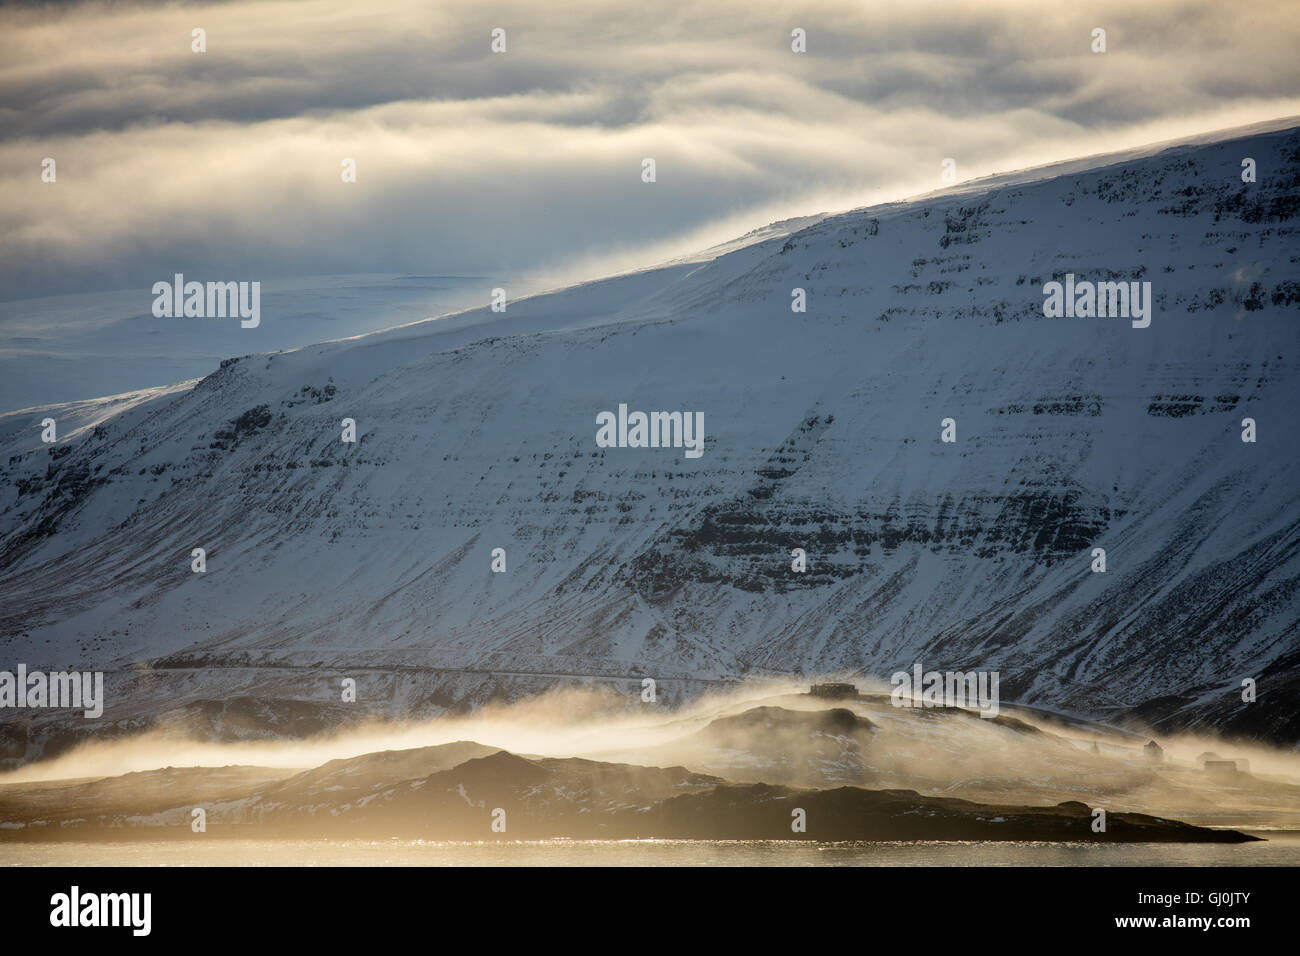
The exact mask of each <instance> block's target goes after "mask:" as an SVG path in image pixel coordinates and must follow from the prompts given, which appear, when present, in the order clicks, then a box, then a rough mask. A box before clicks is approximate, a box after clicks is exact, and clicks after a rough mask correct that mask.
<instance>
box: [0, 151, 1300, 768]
mask: <svg viewBox="0 0 1300 956" xmlns="http://www.w3.org/2000/svg"><path fill="white" fill-rule="evenodd" d="M1245 155H1249V156H1251V157H1253V158H1255V159H1256V160H1257V162H1258V164H1259V169H1260V174H1259V175H1260V179H1259V182H1258V183H1255V184H1244V183H1242V182H1241V180H1240V169H1241V165H1240V160H1241V157H1242V156H1245ZM964 185H969V184H964ZM1297 215H1300V133H1298V132H1297V131H1296V130H1295V129H1285V130H1275V131H1270V132H1266V133H1254V134H1250V135H1247V136H1245V137H1242V138H1236V139H1232V138H1229V139H1222V140H1214V141H1212V142H1210V143H1206V144H1200V145H1189V146H1186V147H1183V148H1179V149H1175V150H1173V151H1172V153H1171V152H1170V150H1168V149H1164V150H1160V151H1157V152H1155V153H1154V155H1150V156H1146V157H1143V158H1138V159H1130V160H1126V161H1123V162H1120V163H1117V164H1111V165H1108V166H1103V167H1090V168H1088V169H1087V170H1084V171H1081V172H1078V173H1071V174H1064V175H1060V176H1057V177H1054V178H1045V179H1040V180H1034V181H1032V182H1028V183H1024V184H1019V185H1004V186H993V187H989V188H987V189H984V188H973V189H972V191H971V192H969V193H965V192H963V193H962V194H959V195H949V194H941V195H939V196H936V197H933V198H922V199H919V200H916V201H914V202H911V203H898V204H890V206H888V207H872V208H868V209H865V210H859V211H855V212H852V213H845V214H837V215H833V216H828V217H826V218H824V219H820V220H818V221H817V222H815V223H814V224H812V225H810V226H807V227H805V228H803V229H800V230H798V231H795V232H793V233H789V234H788V235H778V236H776V237H774V238H770V239H764V240H761V241H758V242H755V243H752V244H749V245H745V246H743V247H741V248H739V249H735V250H733V251H729V252H727V253H725V254H723V255H721V256H719V257H717V258H714V259H710V260H708V261H706V262H703V263H692V264H678V265H670V266H666V267H663V268H661V269H657V270H649V271H644V272H640V273H633V274H629V275H625V276H619V277H614V278H611V279H606V280H599V281H596V282H592V283H587V284H583V285H580V286H575V287H572V288H569V289H565V290H560V291H557V292H554V293H548V294H544V295H539V296H533V297H529V298H527V299H521V300H519V301H517V302H512V303H510V305H509V307H508V310H507V312H506V313H505V315H501V316H496V317H493V316H492V314H491V313H488V312H487V311H486V310H479V311H478V312H476V313H462V314H460V315H459V316H453V317H448V318H442V319H438V320H433V321H430V322H426V323H417V324H416V325H412V326H404V327H401V328H398V329H393V330H388V331H386V332H378V333H371V334H370V335H367V336H365V337H363V338H360V339H351V340H342V341H338V342H332V343H327V344H323V345H317V346H305V347H301V348H298V349H294V350H292V351H289V352H282V353H271V354H265V355H256V356H245V357H242V358H239V359H232V360H227V361H225V362H223V363H222V367H221V368H220V369H218V370H217V371H216V372H214V373H213V374H211V375H209V376H206V377H205V378H203V379H202V380H200V381H199V382H198V383H197V384H195V385H194V386H193V388H189V389H183V388H171V389H162V390H158V391H159V394H158V395H156V396H154V397H148V396H143V395H142V396H140V399H141V400H139V401H130V402H124V401H122V400H121V399H117V400H115V401H116V404H115V405H114V406H113V407H111V408H105V409H104V410H103V412H102V413H101V414H96V413H95V411H94V406H93V404H92V405H90V406H86V403H79V404H80V405H82V406H83V409H82V411H81V413H80V414H82V415H83V416H85V419H86V424H85V426H84V427H82V428H80V429H78V430H74V431H72V432H70V433H69V432H64V434H63V436H62V439H61V442H60V443H59V444H58V445H57V446H55V447H53V448H46V447H44V446H42V444H41V442H40V440H39V434H38V429H36V428H35V427H34V426H35V422H34V421H33V420H32V416H31V415H30V414H24V413H13V414H9V415H5V416H0V463H4V462H7V464H3V466H2V467H0V471H3V475H2V476H0V477H3V480H4V484H5V486H6V487H7V488H8V489H9V491H8V493H7V496H6V497H5V498H4V499H0V608H3V611H0V620H3V622H4V630H3V633H4V636H5V644H6V652H7V654H8V655H9V656H11V657H12V656H14V655H15V653H22V654H23V655H25V657H26V658H32V659H31V660H28V661H27V662H28V663H29V666H38V665H42V664H46V665H49V666H54V665H61V666H73V667H80V668H82V669H105V670H109V671H111V674H110V680H109V686H110V689H111V693H110V699H109V706H108V707H107V708H106V716H107V717H110V718H111V719H114V720H122V719H128V718H136V717H150V716H155V715H157V714H159V713H161V712H162V711H163V710H165V709H166V708H167V707H174V706H176V704H177V702H178V701H179V702H184V701H185V700H189V699H196V698H198V697H200V696H202V697H216V696H222V695H236V694H238V695H250V696H254V697H258V696H261V697H265V698H267V699H278V698H286V699H293V700H304V701H315V702H319V703H320V704H321V705H325V704H329V703H332V704H335V705H336V704H337V701H338V699H339V698H338V691H337V687H338V681H339V679H340V678H342V677H346V676H350V675H354V674H355V675H358V676H359V675H365V676H364V679H363V681H361V682H360V683H362V684H364V685H365V686H364V688H363V689H362V691H361V693H360V697H359V701H360V703H361V706H362V708H363V709H367V710H370V711H373V712H378V713H385V714H389V715H403V714H427V713H436V712H438V711H439V710H440V709H443V708H447V707H455V706H464V705H473V704H475V703H479V702H483V701H485V700H489V699H494V698H497V697H502V696H504V697H510V696H517V695H519V694H523V693H529V692H532V691H535V690H537V689H540V688H542V687H545V686H547V685H548V684H551V683H554V682H556V681H557V680H558V681H563V680H570V679H613V678H618V679H622V680H628V681H634V680H638V679H639V678H640V677H641V676H647V677H655V678H656V679H659V680H663V681H665V682H666V684H667V692H668V693H667V697H668V699H669V700H670V701H671V700H679V699H682V698H684V697H687V696H690V695H692V694H694V693H697V692H698V691H699V689H701V688H702V687H704V686H707V682H710V681H720V680H721V681H729V680H736V679H743V678H744V677H746V676H747V675H751V674H764V673H769V674H786V675H796V676H797V675H800V674H816V673H837V672H849V673H858V674H876V675H887V674H888V673H890V672H892V671H893V670H896V669H906V668H909V667H910V666H911V664H912V663H913V662H914V661H916V660H921V661H924V662H925V665H926V667H927V668H929V667H935V668H948V667H958V668H963V669H966V668H975V667H978V668H979V669H996V670H1000V671H1001V673H1002V675H1003V678H1002V679H1003V685H1002V686H1003V694H1004V695H1005V696H1006V697H1007V698H1008V699H1013V700H1020V701H1023V702H1026V703H1033V704H1042V705H1049V706H1054V707H1060V708H1062V709H1066V710H1069V711H1071V712H1073V713H1077V714H1080V715H1084V716H1089V717H1094V718H1105V719H1111V720H1116V721H1120V722H1123V721H1126V720H1127V721H1133V722H1137V723H1140V724H1142V725H1144V726H1154V727H1157V728H1165V729H1173V728H1182V727H1212V728H1217V729H1219V730H1220V731H1223V732H1226V733H1235V734H1240V735H1244V736H1251V737H1256V738H1259V739H1267V740H1274V741H1281V742H1287V743H1295V742H1296V741H1297V740H1300V726H1298V725H1297V717H1296V715H1295V714H1294V713H1288V711H1287V708H1286V706H1285V698H1286V697H1287V696H1288V693H1290V694H1291V696H1292V698H1293V696H1294V691H1295V690H1296V689H1297V688H1300V668H1298V667H1297V664H1298V663H1300V662H1298V661H1297V654H1296V647H1297V645H1298V644H1300V634H1298V633H1297V620H1300V597H1298V592H1297V586H1298V582H1300V556H1298V551H1300V517H1297V516H1298V515H1300V498H1298V496H1297V492H1296V488H1295V484H1294V481H1293V480H1292V479H1291V472H1292V467H1293V465H1294V453H1293V451H1289V450H1288V449H1294V448H1295V447H1298V446H1300V442H1298V441H1297V439H1300V435H1298V434H1297V426H1296V423H1295V420H1294V415H1293V410H1294V408H1295V407H1296V406H1297V399H1298V398H1300V395H1298V394H1297V392H1298V391H1300V385H1298V380H1297V354H1300V353H1297V350H1296V345H1297V344H1300V333H1298V332H1297V326H1296V323H1295V318H1296V305H1297V303H1300V286H1297V285H1296V283H1295V282H1294V281H1293V280H1291V279H1290V278H1289V275H1292V274H1294V267H1295V262H1296V261H1297V254H1298V253H1300V246H1298V245H1297V242H1296V235H1297V227H1296V225H1295V219H1296V217H1297ZM1067 272H1072V273H1075V274H1077V275H1079V276H1081V277H1091V278H1096V279H1124V280H1134V281H1136V280H1138V279H1145V280H1149V281H1151V282H1152V283H1153V290H1154V295H1155V298H1156V302H1157V307H1156V310H1155V314H1154V318H1153V321H1152V324H1151V327H1150V328H1147V329H1132V328H1130V327H1129V323H1128V321H1127V320H1125V319H1110V318H1106V319H1097V318H1088V319H1049V318H1046V317H1044V316H1043V314H1042V313H1043V309H1042V303H1043V296H1042V292H1041V286H1042V285H1043V284H1044V283H1045V282H1047V281H1051V280H1053V279H1058V280H1059V278H1060V277H1062V276H1063V275H1064V274H1066V273H1067ZM795 288H803V289H805V292H806V295H807V300H808V310H807V312H805V313H798V312H792V311H791V309H790V302H791V292H792V290H793V289H795ZM105 401H106V403H107V402H109V401H110V400H105ZM619 402H630V403H631V407H633V408H644V409H665V410H684V409H702V410H703V412H704V415H705V423H706V426H705V427H706V432H705V434H706V439H705V441H706V444H705V453H704V455H703V457H702V458H700V459H698V460H690V459H686V458H684V457H683V456H682V454H681V451H680V449H677V450H674V449H636V448H620V449H602V448H598V447H597V446H596V444H595V442H594V435H595V415H596V414H597V412H599V411H600V410H602V409H609V408H614V407H616V406H617V404H618V403H619ZM1246 416H1249V417H1252V418H1255V419H1257V420H1258V421H1259V423H1260V425H1259V428H1260V439H1259V441H1258V442H1257V443H1255V444H1246V443H1243V442H1241V441H1240V439H1239V432H1240V428H1241V426H1240V425H1239V422H1240V421H1241V419H1242V418H1243V417H1246ZM55 417H56V418H57V415H56V416H55ZM344 417H351V418H354V419H355V420H356V421H357V434H358V442H357V443H356V445H355V446H351V447H349V446H344V445H343V444H342V443H340V442H339V428H340V421H341V419H343V418H344ZM945 418H952V419H954V420H955V422H956V429H957V441H956V442H955V443H952V444H948V443H943V442H941V441H940V437H939V432H940V423H941V420H943V419H945ZM92 421H93V424H92ZM1246 456H1251V457H1246ZM195 547H205V548H206V549H207V552H208V571H207V572H206V573H205V574H201V575H196V574H192V573H191V571H190V567H189V560H190V558H189V555H190V551H191V549H192V548H195ZM496 547H501V548H504V549H505V551H506V553H507V561H508V570H507V572H506V573H505V574H493V573H492V572H491V570H490V568H489V561H490V552H491V550H492V549H493V548H496ZM796 547H802V548H804V549H805V550H806V551H807V554H808V564H809V570H808V572H807V573H805V574H796V573H793V572H791V571H790V552H791V550H792V549H793V548H796ZM1094 547H1104V548H1105V549H1106V552H1107V559H1108V569H1107V572H1106V573H1105V574H1093V573H1091V571H1090V569H1089V563H1090V561H1091V557H1090V551H1091V549H1092V548H1094ZM1247 677H1250V678H1253V679H1256V680H1258V681H1259V684H1260V698H1259V700H1258V701H1257V702H1256V703H1254V704H1250V705H1243V704H1242V702H1241V701H1240V699H1239V696H1240V695H1239V692H1240V682H1241V680H1242V679H1243V678H1247ZM366 682H369V683H366ZM59 719H60V718H58V717H57V716H55V715H49V714H38V715H35V716H33V717H30V718H29V720H30V726H29V728H28V729H30V730H31V731H32V733H33V735H34V738H35V741H34V746H33V748H32V749H30V750H25V751H24V753H23V754H22V755H21V756H20V755H17V754H15V755H14V756H15V757H16V758H17V759H20V760H21V759H25V758H30V757H31V756H34V755H35V754H36V753H38V752H39V750H40V739H41V737H42V735H43V734H46V733H47V730H46V729H42V728H47V725H48V727H53V726H54V725H55V724H56V723H58V721H59ZM65 723H66V721H65ZM51 732H52V731H51Z"/></svg>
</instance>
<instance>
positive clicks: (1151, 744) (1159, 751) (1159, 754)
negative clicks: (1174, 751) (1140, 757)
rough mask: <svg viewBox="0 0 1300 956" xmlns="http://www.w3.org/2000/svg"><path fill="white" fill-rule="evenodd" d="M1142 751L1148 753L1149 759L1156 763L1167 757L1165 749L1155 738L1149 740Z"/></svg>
mask: <svg viewBox="0 0 1300 956" xmlns="http://www.w3.org/2000/svg"><path fill="white" fill-rule="evenodd" d="M1142 751H1143V753H1145V754H1146V755H1147V759H1148V760H1150V761H1152V762H1154V763H1160V761H1162V760H1164V759H1165V752H1164V749H1163V748H1162V747H1161V746H1160V745H1159V744H1158V743H1156V742H1155V741H1154V740H1148V741H1147V743H1146V746H1145V747H1143V748H1142Z"/></svg>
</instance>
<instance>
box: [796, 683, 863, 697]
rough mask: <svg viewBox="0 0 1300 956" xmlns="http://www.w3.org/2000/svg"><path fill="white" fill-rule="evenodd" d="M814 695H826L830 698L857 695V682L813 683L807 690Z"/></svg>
mask: <svg viewBox="0 0 1300 956" xmlns="http://www.w3.org/2000/svg"><path fill="white" fill-rule="evenodd" d="M808 693H810V694H812V696H814V697H828V698H830V699H831V700H844V699H845V698H851V697H857V696H858V685H857V684H837V683H834V682H827V683H824V684H813V685H812V689H811V690H809V691H808Z"/></svg>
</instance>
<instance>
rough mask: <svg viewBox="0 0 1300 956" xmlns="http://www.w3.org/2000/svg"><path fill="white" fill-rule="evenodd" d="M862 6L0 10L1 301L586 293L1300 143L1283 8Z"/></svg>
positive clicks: (1291, 11)
mask: <svg viewBox="0 0 1300 956" xmlns="http://www.w3.org/2000/svg"><path fill="white" fill-rule="evenodd" d="M863 7H864V5H860V4H854V3H848V2H843V3H841V2H833V3H832V2H823V3H814V4H811V5H808V6H804V7H802V8H801V9H800V12H799V13H797V14H788V13H783V12H781V11H779V10H775V9H768V8H766V7H764V6H763V5H757V6H756V5H753V4H742V3H733V2H721V0H719V2H710V3H702V2H696V3H685V4H681V5H675V6H674V7H672V8H671V9H667V10H666V9H663V8H660V7H658V6H647V7H645V8H644V9H642V8H639V7H636V6H630V5H627V4H624V3H618V4H615V3H583V4H576V3H575V4H570V5H564V4H559V5H554V4H548V5H545V6H544V7H543V6H538V5H536V4H532V3H504V4H496V5H493V6H492V7H491V8H490V9H484V8H482V6H481V5H479V4H475V3H469V2H442V3H438V4H433V5H429V4H414V3H407V4H396V5H393V6H392V7H391V8H388V9H386V10H385V13H384V15H383V16H378V15H376V14H374V13H373V12H370V11H368V10H367V9H365V8H363V7H359V6H357V5H352V4H347V3H341V2H333V0H329V2H326V0H317V2H309V3H267V2H247V3H228V4H216V5H206V4H200V5H196V6H184V7H176V6H162V7H158V6H147V5H143V6H123V5H118V4H114V5H111V6H106V5H99V4H85V5H78V6H72V7H65V8H53V9H51V8H46V7H41V8H16V9H15V8H11V9H7V10H4V11H0V62H3V63H5V64H6V66H5V67H4V68H3V69H0V130H3V132H2V133H0V192H2V193H3V195H4V197H5V198H4V201H3V203H2V204H0V237H2V238H0V263H2V264H0V297H3V298H9V299H12V298H19V297H24V296H32V295H44V294H52V293H57V292H72V291H86V290H92V289H107V288H130V287H133V286H135V285H146V284H148V283H151V282H152V281H154V280H156V279H158V278H161V277H166V276H169V275H170V274H171V273H173V272H185V273H187V274H193V275H196V276H198V275H202V276H205V277H213V278H236V277H238V278H253V279H255V278H272V277H276V276H285V275H311V274H327V273H358V272H398V271H406V272H419V273H428V272H436V273H441V274H446V273H455V272H477V273H490V274H493V275H502V276H512V275H518V276H521V277H522V276H525V275H533V276H537V275H546V276H550V277H553V278H554V279H555V280H556V281H560V280H564V279H576V278H580V277H583V276H584V275H585V274H590V273H591V271H592V270H596V271H599V270H601V269H609V268H621V267H627V266H629V265H633V264H647V263H648V262H649V261H650V258H649V257H652V256H656V255H662V254H673V253H678V254H681V253H686V252H688V251H690V250H691V248H692V245H691V244H699V243H708V242H719V241H723V240H724V239H726V238H729V237H730V236H731V235H734V234H735V233H737V232H743V231H745V230H746V229H749V228H753V227H755V226H759V225H762V224H763V223H765V222H767V221H770V220H771V219H775V218H782V217H787V216H795V215H803V214H809V213H813V212H817V211H821V210H824V209H834V208H846V207H850V206H853V205H858V204H861V203H863V202H866V201H870V200H875V199H884V198H898V197H901V196H903V195H907V194H910V193H914V192H917V191H923V190H928V189H930V188H934V187H935V186H936V185H937V184H938V181H937V180H938V164H939V161H940V159H942V158H943V157H947V156H951V157H953V158H955V159H956V160H957V163H958V172H959V177H960V178H968V177H970V176H975V175H980V174H985V173H990V172H994V171H999V170H1005V169H1008V168H1015V167H1016V166H1020V165H1028V164H1031V163H1035V162H1047V161H1050V160H1052V159H1058V158H1065V157H1070V156H1078V155H1085V154H1089V153H1096V152H1099V151H1103V150H1106V149H1112V148H1123V147H1128V146H1136V145H1140V144H1143V143H1146V142H1150V141H1153V140H1156V139H1160V138H1166V137H1172V136H1177V135H1181V134H1185V133H1192V132H1198V131H1202V130H1205V129H1210V128H1214V127H1215V126H1230V125H1236V124H1241V123H1246V122H1252V121H1257V120H1262V119H1269V118H1274V117H1278V116H1285V115H1294V114H1297V113H1300V97H1297V96H1296V95H1295V94H1296V91H1297V90H1300V83H1298V82H1297V81H1298V80H1300V68H1298V67H1297V65H1296V61H1295V58H1294V48H1295V43H1296V39H1297V32H1298V31H1297V25H1298V24H1300V15H1297V13H1296V10H1295V8H1294V6H1293V5H1291V4H1289V3H1286V2H1281V0H1264V2H1261V3H1257V4H1254V5H1252V6H1251V7H1250V8H1249V9H1239V8H1236V7H1225V6H1223V5H1222V4H1219V3H1216V2H1213V0H1203V2H1182V0H1172V2H1164V3H1152V4H1147V5H1143V6H1142V7H1141V8H1140V9H1133V8H1132V6H1131V5H1130V4H1126V3H1099V4H1091V5H1073V6H1072V7H1071V8H1070V9H1068V10H1065V11H1054V12H1052V13H1050V14H1048V13H1044V12H1043V11H1042V10H1041V9H1039V7H1040V5H1039V4H1031V3H1028V2H993V3H987V4H981V5H979V7H978V9H976V8H972V7H971V6H970V5H969V4H965V3H955V2H954V3H948V2H920V3H913V4H909V5H907V6H906V8H905V9H897V8H886V7H873V8H871V9H864V8H863ZM496 26H500V27H504V28H505V29H506V30H507V36H508V51H507V52H506V53H505V54H499V55H496V54H492V53H491V52H490V51H489V33H490V31H491V29H492V28H493V27H496ZM796 26H799V27H803V28H804V29H806V30H807V31H808V37H809V40H808V49H809V52H808V53H807V54H806V55H796V54H794V53H791V52H790V48H789V36H790V30H791V29H792V28H793V27H796ZM1094 26H1102V27H1104V28H1106V29H1107V31H1108V46H1109V51H1108V52H1107V53H1106V54H1104V55H1099V54H1093V53H1091V52H1090V51H1089V34H1090V31H1091V29H1092V28H1093V27H1094ZM194 27H202V28H203V29H205V30H206V31H207V44H208V52H206V53H203V54H195V53H192V52H191V51H190V31H191V29H193V28H194ZM46 156H49V157H53V158H54V159H55V160H56V162H57V163H58V181H57V183H54V184H43V183H41V182H40V178H39V177H40V164H41V160H42V159H43V158H44V157H46ZM345 157H348V158H354V159H355V160H356V161H357V168H358V181H357V183H355V184H344V183H342V182H341V181H340V177H339V171H340V162H341V160H342V159H344V158H345ZM644 157H653V158H654V159H655V160H656V163H657V166H658V182H656V183H654V184H645V183H642V182H641V180H640V170H641V160H642V159H643V158H644ZM521 281H522V279H521Z"/></svg>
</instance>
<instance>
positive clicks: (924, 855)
mask: <svg viewBox="0 0 1300 956" xmlns="http://www.w3.org/2000/svg"><path fill="white" fill-rule="evenodd" d="M1250 832H1251V835H1252V836H1259V837H1263V838H1264V840H1265V841H1266V842H1261V843H1239V844H1191V843H1163V844H1162V843H1128V844H1109V845H1098V844H1089V843H1028V842H1026V843H1013V842H994V841H984V842H956V841H938V840H933V841H932V840H926V841H915V842H904V843H814V842H810V841H764V840H755V841H744V840H609V841H604V840H533V841H524V840H521V841H512V842H506V841H490V842H477V843H469V842H465V843H460V842H455V843H453V842H435V841H423V840H415V841H411V840H386V841H371V840H338V841H329V840H209V841H198V840H195V841H189V840H185V841H165V842H164V841H158V842H141V841H131V842H122V843H62V842H61V843H25V844H8V845H0V865H3V866H675V867H680V866H1037V867H1043V866H1300V831H1296V830H1282V831H1278V830H1272V831H1250Z"/></svg>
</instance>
